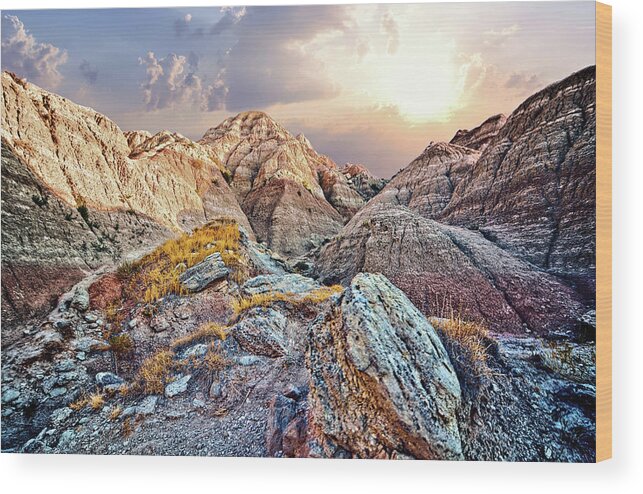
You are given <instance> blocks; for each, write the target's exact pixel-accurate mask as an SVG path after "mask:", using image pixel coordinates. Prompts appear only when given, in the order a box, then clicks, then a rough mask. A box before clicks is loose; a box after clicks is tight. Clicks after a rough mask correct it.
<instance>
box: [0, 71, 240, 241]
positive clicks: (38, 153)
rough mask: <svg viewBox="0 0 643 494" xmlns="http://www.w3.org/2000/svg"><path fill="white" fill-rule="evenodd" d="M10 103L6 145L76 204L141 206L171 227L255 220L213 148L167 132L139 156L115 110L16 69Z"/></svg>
mask: <svg viewBox="0 0 643 494" xmlns="http://www.w3.org/2000/svg"><path fill="white" fill-rule="evenodd" d="M2 108H3V112H2V140H3V144H4V145H5V146H7V147H8V148H9V149H10V150H11V151H12V152H13V153H14V155H15V156H16V157H17V158H18V159H19V160H20V161H21V162H22V163H24V165H25V166H27V167H28V168H29V169H30V170H31V171H32V173H33V174H34V175H35V176H36V177H37V178H38V179H39V180H40V181H42V182H43V183H44V184H46V186H47V188H48V189H49V190H50V191H51V192H52V193H53V194H55V195H56V196H57V197H58V198H60V199H61V200H63V201H64V202H65V203H67V204H69V205H70V206H72V207H81V206H85V207H87V208H89V209H96V210H100V211H123V212H126V211H133V212H135V213H138V214H142V215H145V216H148V217H149V218H151V219H153V220H154V221H155V222H157V223H159V224H160V225H163V226H164V227H166V228H170V229H178V228H180V227H185V228H188V229H191V228H192V227H194V226H195V224H196V223H198V222H203V221H205V220H207V219H209V218H216V217H219V216H223V215H224V214H225V215H227V216H228V217H230V218H232V219H234V220H236V221H237V222H239V224H241V225H244V224H245V225H246V226H247V222H246V220H245V217H244V215H243V213H242V212H241V210H240V209H239V207H238V205H237V203H236V201H235V198H234V195H233V194H232V193H231V192H230V189H229V188H228V186H227V184H226V182H225V180H224V179H223V176H222V174H221V171H220V169H219V166H220V163H219V161H218V160H217V158H216V156H215V155H214V154H213V153H212V151H211V150H210V149H208V148H207V147H204V146H200V145H199V144H196V143H194V142H192V141H189V140H188V139H186V138H184V137H182V136H179V135H177V134H170V133H167V132H163V133H160V134H157V136H152V137H150V138H148V139H147V140H146V141H144V142H143V143H142V144H141V145H139V146H138V147H136V148H135V149H134V152H133V153H132V156H133V159H132V158H130V157H129V156H130V147H129V144H128V140H127V138H126V136H125V135H124V134H123V132H122V131H121V130H120V129H119V128H118V126H117V125H116V124H115V123H114V122H112V121H111V120H109V119H108V118H107V117H105V116H104V115H101V114H100V113H97V112H95V111H94V110H92V109H90V108H86V107H83V106H80V105H77V104H75V103H72V102H71V101H69V100H67V99H66V98H63V97H61V96H58V95H56V94H53V93H49V92H47V91H44V90H43V89H40V88H39V87H37V86H34V85H33V84H31V83H28V82H25V81H23V80H21V79H19V78H17V77H16V76H13V75H12V74H10V73H8V72H3V74H2ZM139 137H140V136H139ZM208 199H210V200H208ZM247 227H248V226H247ZM248 230H250V229H249V227H248Z"/></svg>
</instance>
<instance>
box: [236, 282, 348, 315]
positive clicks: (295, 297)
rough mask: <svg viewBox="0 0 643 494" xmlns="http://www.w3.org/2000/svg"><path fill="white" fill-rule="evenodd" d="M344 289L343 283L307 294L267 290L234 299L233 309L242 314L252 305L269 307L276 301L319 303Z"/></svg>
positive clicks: (301, 303) (296, 303)
mask: <svg viewBox="0 0 643 494" xmlns="http://www.w3.org/2000/svg"><path fill="white" fill-rule="evenodd" d="M342 290H343V287H342V286H341V285H333V286H322V287H320V288H317V289H315V290H312V291H310V292H309V293H307V294H306V295H303V296H302V295H299V294H296V293H281V292H265V293H259V294H254V295H251V296H250V297H239V298H236V299H234V300H233V301H232V310H233V311H234V313H235V314H240V313H242V312H244V311H246V310H248V309H251V308H252V307H269V306H271V305H272V304H274V303H276V302H286V303H289V304H292V305H295V306H297V305H305V304H319V303H322V302H324V301H325V300H328V299H329V298H330V297H332V296H333V295H334V294H336V293H340V292H341V291H342Z"/></svg>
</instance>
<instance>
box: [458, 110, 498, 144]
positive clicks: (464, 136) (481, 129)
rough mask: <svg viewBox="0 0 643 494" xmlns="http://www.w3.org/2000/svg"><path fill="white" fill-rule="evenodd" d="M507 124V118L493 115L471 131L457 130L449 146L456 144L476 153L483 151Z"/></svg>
mask: <svg viewBox="0 0 643 494" xmlns="http://www.w3.org/2000/svg"><path fill="white" fill-rule="evenodd" d="M506 122H507V117H506V116H504V115H503V114H499V115H494V116H493V117H489V118H488V119H487V120H485V121H484V122H482V123H481V124H480V125H478V126H477V127H476V128H475V129H472V130H462V129H461V130H458V131H457V132H456V134H455V135H454V136H453V139H451V141H449V144H457V145H458V146H464V147H467V148H470V149H476V150H478V151H482V150H484V148H486V147H487V146H488V145H489V143H490V142H491V141H492V140H493V138H494V137H496V136H497V135H498V132H499V131H500V129H502V127H503V125H505V123H506Z"/></svg>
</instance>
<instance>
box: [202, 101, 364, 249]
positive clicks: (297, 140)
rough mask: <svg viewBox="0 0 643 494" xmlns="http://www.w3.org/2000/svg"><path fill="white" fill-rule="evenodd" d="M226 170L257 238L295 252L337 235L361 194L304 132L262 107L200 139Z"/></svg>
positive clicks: (231, 119) (230, 120)
mask: <svg viewBox="0 0 643 494" xmlns="http://www.w3.org/2000/svg"><path fill="white" fill-rule="evenodd" d="M199 142H200V143H201V144H203V145H205V146H208V147H209V148H211V149H212V150H213V152H214V153H215V154H216V156H217V157H218V159H219V160H220V161H221V162H222V163H223V164H224V165H225V167H226V168H227V170H228V171H229V174H230V175H229V182H230V186H231V188H232V190H234V192H235V194H236V195H237V198H238V200H239V203H240V204H241V206H242V208H243V210H244V212H245V213H246V214H247V216H248V219H249V221H250V223H251V224H252V227H253V229H254V231H255V233H256V234H257V238H259V239H260V240H261V241H265V242H266V243H267V244H268V246H270V247H271V248H272V249H273V250H274V251H276V252H278V253H280V254H283V255H287V256H293V257H294V256H298V255H301V254H304V253H306V252H307V251H309V250H310V249H311V248H314V247H316V246H319V245H320V244H321V243H322V242H323V241H325V240H326V239H328V238H330V237H332V236H333V235H335V234H336V233H337V232H338V231H339V230H340V228H341V226H342V224H343V223H344V221H345V220H347V219H349V218H350V217H351V216H352V215H353V214H355V212H357V210H359V208H360V207H362V206H363V205H364V204H365V202H366V201H365V198H364V196H363V195H362V194H360V192H359V191H358V190H357V189H356V188H355V186H353V185H352V184H351V182H350V181H349V179H348V178H347V177H346V175H345V174H343V173H342V172H341V171H339V170H338V169H337V166H336V165H335V163H333V162H332V161H331V160H330V159H329V158H327V157H326V156H323V155H320V154H318V153H317V152H316V151H315V150H314V149H313V148H312V146H311V145H310V142H309V141H308V139H306V138H305V137H304V136H303V135H298V136H296V137H295V136H293V135H292V134H290V133H289V132H288V131H287V130H286V129H285V128H283V127H282V126H281V125H279V124H278V123H277V122H275V121H274V120H272V119H271V118H270V117H269V116H268V115H266V114H265V113H263V112H258V111H251V112H244V113H240V114H239V115H236V116H235V117H231V118H229V119H227V120H225V121H224V122H222V123H221V124H219V125H218V126H217V127H213V128H211V129H209V130H208V131H207V132H206V133H205V135H204V136H203V138H202V139H201V140H200V141H199Z"/></svg>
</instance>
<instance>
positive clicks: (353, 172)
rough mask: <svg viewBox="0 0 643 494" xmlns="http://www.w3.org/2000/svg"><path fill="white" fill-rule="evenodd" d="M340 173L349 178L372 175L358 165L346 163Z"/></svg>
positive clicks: (362, 166)
mask: <svg viewBox="0 0 643 494" xmlns="http://www.w3.org/2000/svg"><path fill="white" fill-rule="evenodd" d="M341 172H342V173H343V174H344V175H346V176H347V177H349V178H351V177H356V176H357V175H362V174H367V175H372V174H371V172H370V171H369V170H368V168H366V167H365V166H364V165H361V164H359V163H346V164H345V165H344V166H342V169H341Z"/></svg>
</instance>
